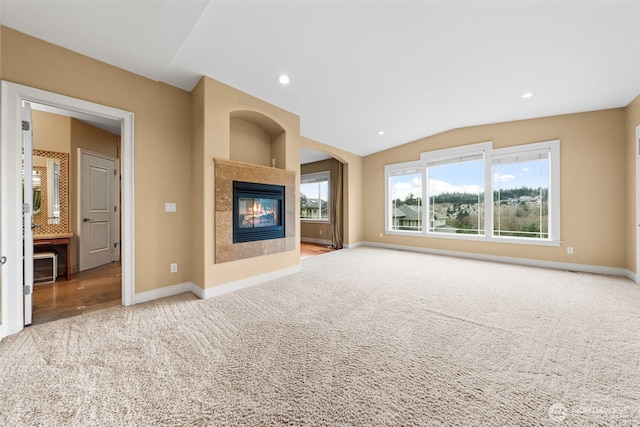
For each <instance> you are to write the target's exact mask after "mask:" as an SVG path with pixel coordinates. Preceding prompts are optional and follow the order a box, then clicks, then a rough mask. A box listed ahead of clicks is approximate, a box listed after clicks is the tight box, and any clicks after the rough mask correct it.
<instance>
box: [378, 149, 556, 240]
mask: <svg viewBox="0 0 640 427" xmlns="http://www.w3.org/2000/svg"><path fill="white" fill-rule="evenodd" d="M385 176H386V224H387V227H386V230H387V232H391V233H400V232H403V233H405V232H409V233H413V234H419V235H423V236H432V237H450V238H470V239H485V240H496V241H509V242H512V243H530V244H549V245H559V243H560V142H559V141H550V142H541V143H535V144H527V145H521V146H516V147H508V148H501V149H493V144H492V143H491V142H485V143H480V144H471V145H466V146H461V147H455V148H450V149H444V150H436V151H430V152H426V153H422V154H421V155H420V161H418V162H408V163H400V164H395V165H387V166H385ZM423 182H424V183H425V185H422V183H423ZM423 200H424V201H425V203H423ZM422 218H427V220H428V223H425V224H424V225H423V224H422Z"/></svg>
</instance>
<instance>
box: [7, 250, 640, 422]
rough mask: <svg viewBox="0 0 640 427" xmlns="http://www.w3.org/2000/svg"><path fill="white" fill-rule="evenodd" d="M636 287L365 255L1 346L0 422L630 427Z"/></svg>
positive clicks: (636, 408) (307, 263)
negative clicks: (235, 290) (574, 426)
mask: <svg viewBox="0 0 640 427" xmlns="http://www.w3.org/2000/svg"><path fill="white" fill-rule="evenodd" d="M639 384H640V287H639V286H637V285H636V284H634V283H632V282H631V281H629V280H628V279H625V278H621V277H609V276H600V275H594V274H585V273H573V272H566V271H557V270H547V269H540V268H532V267H523V266H515V265H506V264H496V263H491V262H485V261H475V260H465V259H457V258H449V257H441V256H434V255H428V254H420V253H412V252H403V251H394V250H386V249H379V248H371V247H360V248H356V249H347V250H341V251H335V252H332V253H328V254H324V255H320V256H316V257H312V258H307V259H304V260H303V261H302V271H301V272H300V273H297V274H294V275H291V276H288V277H285V278H281V279H278V280H274V281H271V282H268V283H265V284H262V285H258V286H254V287H251V288H248V289H244V290H240V291H237V292H233V293H229V294H226V295H223V296H220V297H216V298H212V299H208V300H199V299H197V298H196V297H194V296H193V295H191V294H182V295H178V296H174V297H170V298H165V299H162V300H157V301H152V302H149V303H145V304H139V305H136V306H133V307H115V308H111V309H106V310H101V311H96V312H92V313H88V314H84V315H82V316H77V317H73V318H68V319H63V320H59V321H55V322H50V323H45V324H41V325H36V326H32V327H28V328H26V329H25V330H24V331H23V332H21V333H19V334H16V335H12V336H9V337H7V338H5V339H4V340H3V341H2V342H0V425H3V426H24V425H29V426H31V425H42V426H63V425H64V426H66V425H71V426H80V425H82V426H86V425H95V426H102V425H105V426H115V425H118V426H122V425H139V426H151V425H163V426H164V425H166V426H185V425H197V426H283V425H293V426H477V425H486V426H506V425H509V426H538V425H539V426H557V425H562V426H569V425H580V426H585V425H594V426H596V425H598V426H599V425H603V426H605V425H606V426H609V425H620V426H631V425H640V388H639Z"/></svg>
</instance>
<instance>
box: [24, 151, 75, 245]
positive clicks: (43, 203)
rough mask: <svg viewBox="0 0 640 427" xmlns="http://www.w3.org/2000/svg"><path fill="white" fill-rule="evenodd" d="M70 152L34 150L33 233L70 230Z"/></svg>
mask: <svg viewBox="0 0 640 427" xmlns="http://www.w3.org/2000/svg"><path fill="white" fill-rule="evenodd" d="M68 164H69V155H68V154H67V153H57V152H53V151H44V150H33V204H32V210H33V224H34V225H35V229H34V233H36V234H43V233H44V234H51V233H66V232H68V229H69V227H68V211H69V203H68V200H69V194H68Z"/></svg>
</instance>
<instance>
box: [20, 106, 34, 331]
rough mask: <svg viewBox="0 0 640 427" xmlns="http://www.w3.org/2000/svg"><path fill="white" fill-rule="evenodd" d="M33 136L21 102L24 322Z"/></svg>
mask: <svg viewBox="0 0 640 427" xmlns="http://www.w3.org/2000/svg"><path fill="white" fill-rule="evenodd" d="M32 138H33V136H32V129H31V104H29V103H28V102H24V103H23V104H22V176H23V180H22V232H23V237H24V244H23V245H22V247H23V262H24V274H23V277H24V283H23V284H22V289H23V295H24V324H25V325H30V324H31V321H32V318H33V230H32V228H31V225H32V222H31V219H32V218H31V215H32V211H31V210H32V205H33V139H32Z"/></svg>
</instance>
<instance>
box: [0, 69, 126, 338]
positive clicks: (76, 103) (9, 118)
mask: <svg viewBox="0 0 640 427" xmlns="http://www.w3.org/2000/svg"><path fill="white" fill-rule="evenodd" d="M23 102H30V103H35V104H41V105H45V106H49V107H52V108H59V109H63V110H67V111H69V112H72V113H74V114H80V115H83V114H84V115H87V116H90V117H93V118H94V119H95V120H96V121H98V122H99V121H101V120H102V121H104V120H106V121H110V122H113V121H116V122H117V123H118V124H119V127H120V132H121V141H120V152H121V157H120V158H121V180H122V184H121V188H122V194H121V200H122V205H121V207H122V209H121V218H122V221H121V233H120V235H121V236H122V242H123V243H122V244H121V245H120V252H121V254H122V258H121V268H122V270H121V287H120V290H121V298H120V303H121V304H122V305H125V306H129V305H133V304H134V299H135V283H134V278H135V272H134V265H135V264H134V262H135V255H134V203H133V201H134V186H133V161H134V141H133V113H130V112H127V111H123V110H119V109H116V108H112V107H108V106H104V105H99V104H95V103H92V102H88V101H83V100H80V99H77V98H71V97H67V96H64V95H59V94H55V93H52V92H47V91H43V90H40V89H35V88H32V87H28V86H23V85H18V84H15V83H10V82H6V81H3V82H2V108H1V112H0V114H1V118H0V121H1V131H2V133H1V135H0V138H1V145H0V146H1V152H0V161H1V162H2V164H1V175H0V194H1V196H2V204H1V206H0V208H1V211H0V217H1V218H2V221H1V224H2V225H1V229H0V240H1V246H2V255H3V256H5V257H6V264H5V266H4V268H2V269H1V270H0V271H1V280H0V283H1V285H2V289H1V294H2V298H1V301H2V323H1V326H0V337H3V336H6V335H10V334H13V333H16V332H19V331H20V330H22V329H23V327H24V311H25V307H24V293H23V292H26V291H27V289H26V288H25V289H23V286H22V277H23V275H24V273H25V271H24V266H23V263H22V252H23V251H22V249H23V233H22V227H21V224H22V216H23V211H22V202H21V200H22V196H21V190H22V188H21V187H22V185H21V184H22V179H21V175H22V146H21V133H22V129H21V115H22V113H21V106H22V104H23ZM24 244H25V245H32V244H33V242H32V241H30V242H26V241H25V242H24Z"/></svg>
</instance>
